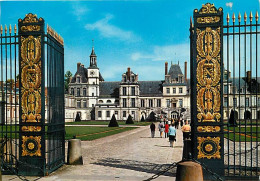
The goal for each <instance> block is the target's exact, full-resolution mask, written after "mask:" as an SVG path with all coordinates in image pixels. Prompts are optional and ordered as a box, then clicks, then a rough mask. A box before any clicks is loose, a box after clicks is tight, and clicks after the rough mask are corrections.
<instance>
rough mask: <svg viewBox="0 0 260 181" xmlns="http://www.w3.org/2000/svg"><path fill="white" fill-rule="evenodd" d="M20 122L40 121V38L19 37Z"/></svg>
mask: <svg viewBox="0 0 260 181" xmlns="http://www.w3.org/2000/svg"><path fill="white" fill-rule="evenodd" d="M21 58H22V60H21V107H22V116H21V117H22V122H40V120H41V61H40V58H41V36H39V37H33V36H29V37H27V38H24V37H22V36H21Z"/></svg>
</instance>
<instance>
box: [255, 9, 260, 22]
mask: <svg viewBox="0 0 260 181" xmlns="http://www.w3.org/2000/svg"><path fill="white" fill-rule="evenodd" d="M258 18H259V16H258V12H257V11H256V13H255V20H256V21H258Z"/></svg>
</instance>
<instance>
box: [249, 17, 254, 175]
mask: <svg viewBox="0 0 260 181" xmlns="http://www.w3.org/2000/svg"><path fill="white" fill-rule="evenodd" d="M252 75H253V72H252V21H251V20H250V82H249V86H250V104H249V105H251V117H250V122H251V126H250V132H251V133H250V136H251V140H250V142H251V143H250V144H251V146H250V147H251V148H250V149H252V147H253V140H252V136H253V133H252V124H253V122H252V119H253V108H252V107H253V102H252V91H253V90H252V89H253V86H252V79H253V76H252ZM252 167H253V155H252V150H251V176H252V174H253V170H252Z"/></svg>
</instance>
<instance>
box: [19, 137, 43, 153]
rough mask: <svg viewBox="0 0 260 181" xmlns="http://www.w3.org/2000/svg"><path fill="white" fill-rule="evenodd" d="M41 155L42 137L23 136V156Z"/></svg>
mask: <svg viewBox="0 0 260 181" xmlns="http://www.w3.org/2000/svg"><path fill="white" fill-rule="evenodd" d="M41 155H42V154H41V136H22V156H41Z"/></svg>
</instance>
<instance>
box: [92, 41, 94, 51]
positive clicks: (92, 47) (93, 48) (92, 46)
mask: <svg viewBox="0 0 260 181" xmlns="http://www.w3.org/2000/svg"><path fill="white" fill-rule="evenodd" d="M92 49H94V39H92Z"/></svg>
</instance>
